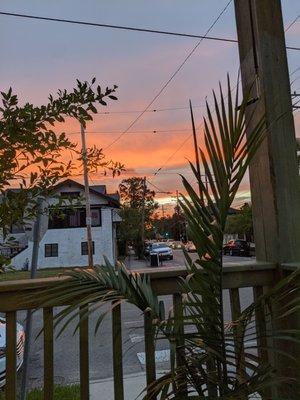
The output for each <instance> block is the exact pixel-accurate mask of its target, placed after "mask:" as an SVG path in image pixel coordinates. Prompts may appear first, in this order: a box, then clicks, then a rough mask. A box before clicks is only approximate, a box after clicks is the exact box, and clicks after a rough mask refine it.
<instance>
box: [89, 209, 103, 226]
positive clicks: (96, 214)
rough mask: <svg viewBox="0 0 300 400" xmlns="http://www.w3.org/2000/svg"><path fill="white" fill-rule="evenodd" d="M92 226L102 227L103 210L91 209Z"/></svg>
mask: <svg viewBox="0 0 300 400" xmlns="http://www.w3.org/2000/svg"><path fill="white" fill-rule="evenodd" d="M91 219H92V226H101V209H100V208H94V209H93V208H92V209H91Z"/></svg>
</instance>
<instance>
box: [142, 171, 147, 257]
mask: <svg viewBox="0 0 300 400" xmlns="http://www.w3.org/2000/svg"><path fill="white" fill-rule="evenodd" d="M142 185H143V201H142V222H141V224H142V226H141V240H142V250H143V255H144V250H145V197H146V177H145V176H144V178H143V182H142Z"/></svg>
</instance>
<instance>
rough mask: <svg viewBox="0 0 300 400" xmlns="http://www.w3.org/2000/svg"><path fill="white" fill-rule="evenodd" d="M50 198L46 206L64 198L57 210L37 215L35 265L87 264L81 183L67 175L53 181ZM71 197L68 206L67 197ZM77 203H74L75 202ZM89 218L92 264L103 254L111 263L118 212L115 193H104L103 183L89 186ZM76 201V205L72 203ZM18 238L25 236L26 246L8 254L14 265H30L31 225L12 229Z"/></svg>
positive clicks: (16, 266)
mask: <svg viewBox="0 0 300 400" xmlns="http://www.w3.org/2000/svg"><path fill="white" fill-rule="evenodd" d="M52 193H53V195H51V198H48V199H46V203H47V206H48V207H51V205H52V206H53V205H55V204H57V203H58V201H59V198H62V199H65V200H64V202H63V206H61V207H60V209H61V213H60V215H58V214H57V213H56V214H54V215H53V213H52V215H51V213H50V216H49V215H48V213H43V215H42V217H41V237H40V244H39V253H38V268H53V267H75V266H87V261H88V256H87V239H86V237H87V232H86V211H85V203H84V201H82V200H81V199H82V198H84V186H83V185H82V184H80V183H78V182H75V181H73V180H71V179H67V180H65V181H63V182H61V183H60V184H58V185H56V186H55V188H54V191H53V192H52ZM70 198H71V199H72V207H71V206H70V201H69V199H70ZM76 203H77V204H76ZM90 203H91V218H92V239H93V251H94V264H102V263H103V262H104V256H106V257H107V258H108V259H109V261H110V262H111V263H113V264H114V263H115V261H116V256H117V254H116V224H117V223H118V222H120V217H119V214H118V208H119V206H120V205H119V198H118V194H113V195H109V194H107V193H106V186H105V185H94V186H90ZM74 204H76V205H74ZM12 234H13V236H14V237H17V238H18V240H19V241H23V243H24V237H26V238H27V247H25V248H24V249H23V250H22V251H21V252H19V253H18V254H17V255H15V256H14V257H12V258H11V265H12V266H14V267H15V268H16V269H22V268H24V267H26V266H30V263H31V257H32V248H33V242H32V229H31V231H30V228H29V232H28V227H27V231H26V232H19V233H18V232H15V233H12Z"/></svg>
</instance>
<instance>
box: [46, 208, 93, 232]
mask: <svg viewBox="0 0 300 400" xmlns="http://www.w3.org/2000/svg"><path fill="white" fill-rule="evenodd" d="M91 219H92V226H101V208H92V209H91ZM85 226H86V211H85V208H76V209H75V210H74V209H67V208H66V209H62V210H61V214H60V215H57V214H54V215H50V217H49V224H48V228H49V229H65V228H84V227H85Z"/></svg>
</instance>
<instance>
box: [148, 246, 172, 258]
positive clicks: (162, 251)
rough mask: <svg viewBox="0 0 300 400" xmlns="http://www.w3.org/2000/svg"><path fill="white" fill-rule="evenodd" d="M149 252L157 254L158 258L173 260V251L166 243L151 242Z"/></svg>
mask: <svg viewBox="0 0 300 400" xmlns="http://www.w3.org/2000/svg"><path fill="white" fill-rule="evenodd" d="M149 252H150V255H151V254H158V256H159V259H160V260H173V251H172V249H171V248H170V247H169V246H168V245H167V244H166V243H152V244H151V245H150V248H149Z"/></svg>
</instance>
